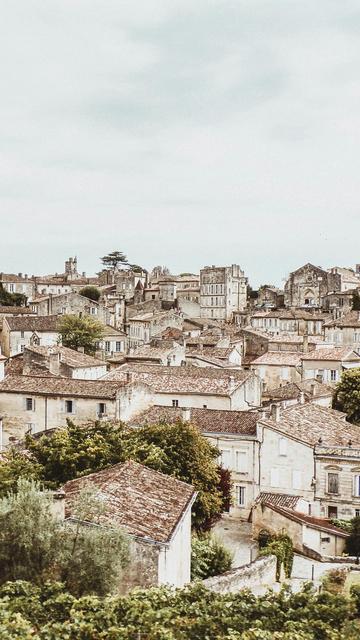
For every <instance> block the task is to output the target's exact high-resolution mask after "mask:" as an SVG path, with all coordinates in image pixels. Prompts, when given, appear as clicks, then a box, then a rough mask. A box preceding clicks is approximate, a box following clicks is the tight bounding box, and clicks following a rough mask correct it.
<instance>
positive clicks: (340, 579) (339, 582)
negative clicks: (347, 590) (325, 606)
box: [322, 568, 347, 594]
mask: <svg viewBox="0 0 360 640" xmlns="http://www.w3.org/2000/svg"><path fill="white" fill-rule="evenodd" d="M346 576H347V570H346V569H345V568H344V569H331V571H327V572H326V573H325V574H324V576H323V579H322V586H323V589H324V590H325V591H329V592H330V593H333V594H337V593H342V590H343V587H344V584H345V580H346Z"/></svg>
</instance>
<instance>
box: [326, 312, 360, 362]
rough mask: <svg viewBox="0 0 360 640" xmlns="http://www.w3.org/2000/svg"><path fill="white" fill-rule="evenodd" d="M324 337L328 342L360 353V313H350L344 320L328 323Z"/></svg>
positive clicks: (339, 319)
mask: <svg viewBox="0 0 360 640" xmlns="http://www.w3.org/2000/svg"><path fill="white" fill-rule="evenodd" d="M324 335H325V341H326V342H330V343H332V344H334V345H338V346H340V345H341V346H344V347H351V348H352V349H354V350H355V351H358V352H360V311H350V312H349V313H347V314H346V315H344V316H343V317H342V318H338V319H337V320H332V321H331V322H326V323H325V325H324Z"/></svg>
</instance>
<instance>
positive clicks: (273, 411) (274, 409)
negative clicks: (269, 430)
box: [270, 404, 281, 422]
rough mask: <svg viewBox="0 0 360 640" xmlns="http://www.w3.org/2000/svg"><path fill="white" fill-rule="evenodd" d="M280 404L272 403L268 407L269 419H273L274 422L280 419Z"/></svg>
mask: <svg viewBox="0 0 360 640" xmlns="http://www.w3.org/2000/svg"><path fill="white" fill-rule="evenodd" d="M280 411H281V408H280V405H278V404H272V405H271V408H270V415H271V419H272V420H275V422H279V421H280Z"/></svg>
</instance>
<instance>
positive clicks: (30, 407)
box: [25, 398, 35, 411]
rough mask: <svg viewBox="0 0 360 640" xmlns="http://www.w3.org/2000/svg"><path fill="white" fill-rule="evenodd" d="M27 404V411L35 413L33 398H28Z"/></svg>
mask: <svg viewBox="0 0 360 640" xmlns="http://www.w3.org/2000/svg"><path fill="white" fill-rule="evenodd" d="M25 404H26V411H34V409H35V402H34V401H33V399H32V398H26V400H25Z"/></svg>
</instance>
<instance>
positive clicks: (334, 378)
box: [330, 369, 337, 382]
mask: <svg viewBox="0 0 360 640" xmlns="http://www.w3.org/2000/svg"><path fill="white" fill-rule="evenodd" d="M336 373H337V372H336V369H331V371H330V380H331V382H335V381H336V378H337V376H336Z"/></svg>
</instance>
